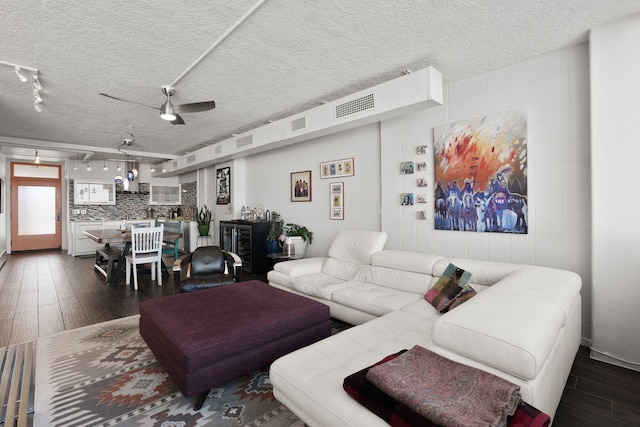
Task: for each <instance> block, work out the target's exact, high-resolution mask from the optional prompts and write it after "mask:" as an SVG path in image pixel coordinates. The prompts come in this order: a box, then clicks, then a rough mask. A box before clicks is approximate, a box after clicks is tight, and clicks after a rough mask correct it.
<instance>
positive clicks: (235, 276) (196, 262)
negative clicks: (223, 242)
mask: <svg viewBox="0 0 640 427" xmlns="http://www.w3.org/2000/svg"><path fill="white" fill-rule="evenodd" d="M241 280H242V260H241V259H240V257H239V256H238V255H236V254H234V253H233V252H228V251H225V250H222V249H221V248H220V247H219V246H202V247H200V248H197V249H196V250H195V251H193V252H192V253H189V254H186V255H183V256H181V257H180V258H178V259H177V260H176V261H175V262H174V263H173V284H174V286H175V287H177V288H179V289H180V292H193V291H199V290H201V289H207V288H213V287H216V286H223V285H229V284H231V283H235V282H239V281H241Z"/></svg>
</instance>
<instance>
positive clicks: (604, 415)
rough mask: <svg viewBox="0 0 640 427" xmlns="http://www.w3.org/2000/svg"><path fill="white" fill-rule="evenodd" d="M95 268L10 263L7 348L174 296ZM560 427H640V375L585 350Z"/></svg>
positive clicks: (54, 255)
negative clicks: (115, 279)
mask: <svg viewBox="0 0 640 427" xmlns="http://www.w3.org/2000/svg"><path fill="white" fill-rule="evenodd" d="M172 260H173V259H172V258H167V260H166V264H167V265H169V264H171V262H172ZM92 266H93V258H74V257H71V256H69V255H67V254H66V253H65V252H60V251H52V252H35V253H21V254H12V255H9V257H8V261H7V263H6V264H5V266H4V267H3V268H2V269H1V270H0V346H7V345H11V344H17V343H20V342H24V341H30V340H34V339H36V338H37V337H38V336H43V335H49V334H52V333H56V332H60V331H64V330H69V329H74V328H78V327H81V326H85V325H90V324H93V323H99V322H104V321H107V320H111V319H116V318H120V317H125V316H130V315H134V314H138V305H139V304H140V302H142V301H145V300H148V299H152V298H159V297H162V296H165V295H170V294H173V293H174V290H173V280H172V279H171V278H168V279H167V280H166V281H165V283H164V285H163V286H161V287H159V286H156V285H155V284H152V283H151V281H150V278H149V276H148V275H141V276H140V286H139V290H138V291H134V290H133V289H132V288H131V287H127V286H125V285H124V281H123V280H122V281H121V283H120V284H118V285H116V286H106V285H105V284H104V279H103V278H102V277H101V276H100V275H98V274H96V273H95V272H94V271H93V268H92ZM243 278H244V279H245V280H248V279H251V278H256V279H260V280H264V276H258V277H254V276H250V275H249V276H247V277H243ZM553 425H554V426H556V427H563V426H566V427H573V426H576V427H577V426H580V427H590V426H594V427H595V426H599V427H600V426H602V427H605V426H606V427H609V426H621V427H622V426H636V427H637V426H640V372H634V371H630V370H627V369H623V368H619V367H616V366H612V365H608V364H606V363H602V362H598V361H594V360H591V359H590V358H589V350H588V349H587V348H585V347H582V348H580V351H579V353H578V356H577V357H576V361H575V363H574V365H573V370H572V372H571V376H570V377H569V381H568V382H567V386H566V388H565V391H564V394H563V396H562V401H561V402H560V406H559V408H558V411H557V413H556V417H555V420H554V424H553Z"/></svg>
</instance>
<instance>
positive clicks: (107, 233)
mask: <svg viewBox="0 0 640 427" xmlns="http://www.w3.org/2000/svg"><path fill="white" fill-rule="evenodd" d="M83 233H84V234H85V235H86V236H87V237H89V238H90V239H91V240H93V241H95V242H97V243H100V244H103V245H104V249H103V250H100V249H97V250H96V262H95V264H94V269H95V270H96V271H98V272H99V273H101V274H102V275H103V276H105V283H106V284H108V285H115V284H117V280H118V276H119V275H120V274H124V271H125V266H126V262H127V259H126V257H127V255H129V252H130V251H131V230H130V229H124V230H118V229H104V230H103V229H100V230H85V231H84V232H83ZM181 237H182V233H178V232H175V231H164V232H163V236H162V240H163V241H165V242H174V241H175V240H176V239H179V238H181ZM112 244H114V245H124V246H123V248H122V249H121V250H120V249H117V250H112V248H111V245H112ZM99 253H102V254H104V253H115V254H117V264H116V265H115V266H114V267H113V268H108V267H107V268H104V265H103V264H101V262H100V257H99ZM161 267H162V273H163V274H166V275H168V274H169V271H168V270H167V266H166V265H165V264H164V261H163V262H162V263H161Z"/></svg>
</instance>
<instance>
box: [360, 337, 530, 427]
mask: <svg viewBox="0 0 640 427" xmlns="http://www.w3.org/2000/svg"><path fill="white" fill-rule="evenodd" d="M367 379H368V380H369V381H371V382H372V383H373V384H374V385H375V386H376V387H378V388H379V389H380V390H382V391H383V392H385V393H386V394H388V395H390V396H391V397H393V398H394V399H397V400H398V401H400V402H402V403H404V404H406V405H407V406H408V407H410V408H412V409H414V410H415V411H416V412H418V413H419V414H421V415H422V416H424V417H426V418H427V419H429V420H431V421H433V422H434V423H436V424H438V425H441V426H445V427H472V426H482V427H486V426H506V425H507V417H508V416H510V415H513V414H514V413H515V412H516V409H517V408H518V403H519V402H520V394H519V391H520V387H518V386H516V385H515V384H512V383H510V382H508V381H506V380H503V379H502V378H499V377H496V376H495V375H492V374H489V373H487V372H484V371H482V370H479V369H475V368H472V367H470V366H466V365H463V364H460V363H457V362H454V361H452V360H449V359H446V358H444V357H442V356H440V355H438V354H436V353H433V352H431V351H429V350H427V349H425V348H423V347H420V346H414V347H413V348H412V349H411V350H409V351H407V352H406V353H403V354H401V355H400V356H398V357H396V358H394V359H393V360H390V361H388V362H386V363H383V364H380V365H378V366H374V367H372V368H371V369H369V372H368V373H367Z"/></svg>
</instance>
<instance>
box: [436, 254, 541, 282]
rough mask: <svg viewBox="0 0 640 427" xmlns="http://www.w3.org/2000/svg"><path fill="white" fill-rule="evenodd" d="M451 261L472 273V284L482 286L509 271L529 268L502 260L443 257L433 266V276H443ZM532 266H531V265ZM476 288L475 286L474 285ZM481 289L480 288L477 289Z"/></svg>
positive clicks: (505, 274)
mask: <svg viewBox="0 0 640 427" xmlns="http://www.w3.org/2000/svg"><path fill="white" fill-rule="evenodd" d="M449 263H452V264H454V265H455V266H457V267H459V268H462V269H463V270H466V271H468V272H469V273H471V280H470V282H469V283H470V284H471V285H472V286H473V285H474V284H475V285H482V286H490V285H493V284H494V283H497V282H499V281H500V280H502V279H504V278H505V277H507V275H509V273H511V272H513V271H516V270H521V269H523V268H527V266H524V265H518V264H506V263H500V262H490V261H476V260H470V259H464V258H443V259H440V260H438V261H436V263H435V264H434V266H433V276H434V277H436V278H437V279H438V278H440V276H442V274H443V273H444V270H445V269H446V268H447V266H448V265H449ZM529 268H530V267H529ZM474 289H475V287H474ZM476 290H479V289H476Z"/></svg>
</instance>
